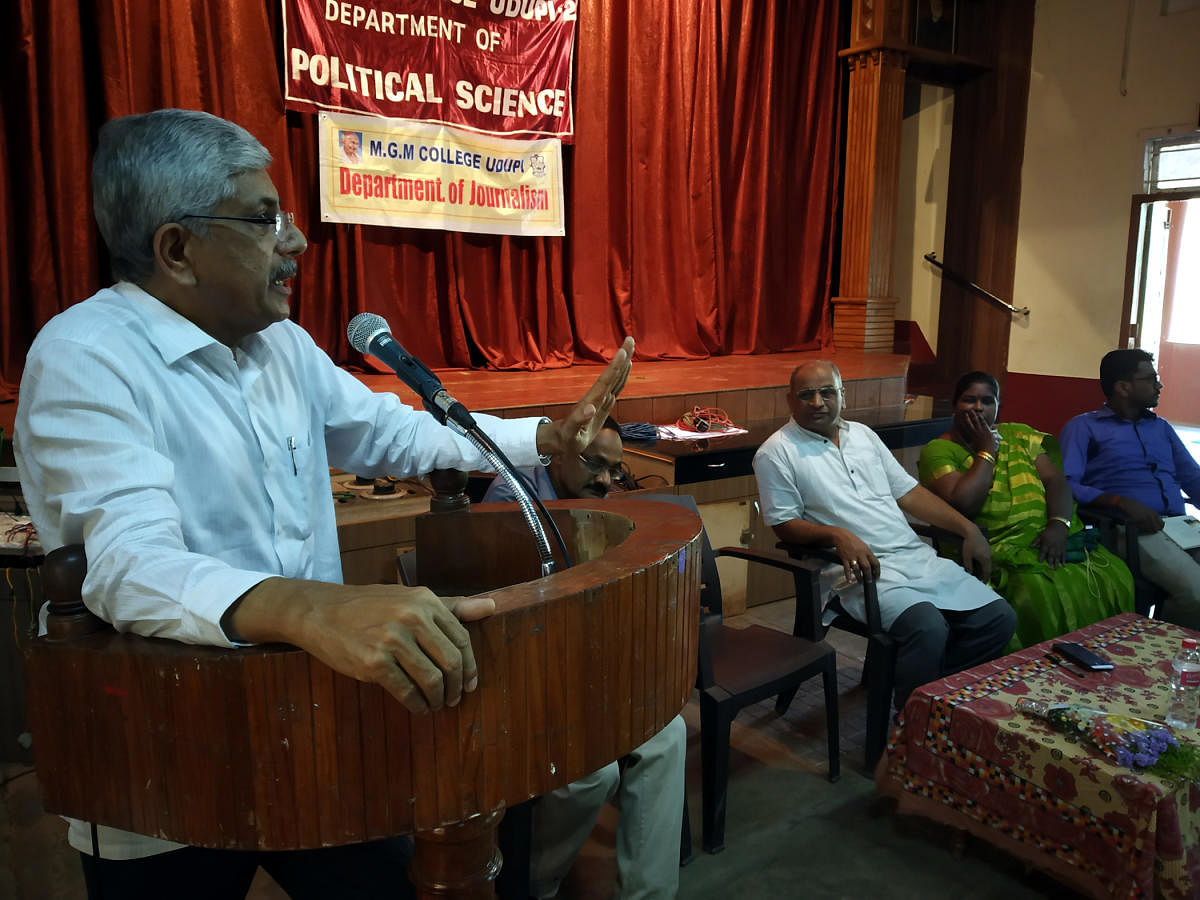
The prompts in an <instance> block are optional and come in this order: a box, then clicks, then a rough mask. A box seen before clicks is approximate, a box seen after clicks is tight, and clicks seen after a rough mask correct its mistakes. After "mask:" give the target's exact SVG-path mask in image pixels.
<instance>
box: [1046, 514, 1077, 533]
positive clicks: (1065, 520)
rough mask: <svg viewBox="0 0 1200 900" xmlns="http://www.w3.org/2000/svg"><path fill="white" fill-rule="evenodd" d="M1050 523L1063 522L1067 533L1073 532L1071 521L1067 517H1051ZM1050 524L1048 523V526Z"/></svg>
mask: <svg viewBox="0 0 1200 900" xmlns="http://www.w3.org/2000/svg"><path fill="white" fill-rule="evenodd" d="M1050 522H1062V523H1063V525H1065V526H1066V528H1067V531H1070V530H1071V520H1070V519H1068V518H1067V517H1066V516H1051V517H1050ZM1050 522H1047V523H1046V524H1047V525H1048V524H1050Z"/></svg>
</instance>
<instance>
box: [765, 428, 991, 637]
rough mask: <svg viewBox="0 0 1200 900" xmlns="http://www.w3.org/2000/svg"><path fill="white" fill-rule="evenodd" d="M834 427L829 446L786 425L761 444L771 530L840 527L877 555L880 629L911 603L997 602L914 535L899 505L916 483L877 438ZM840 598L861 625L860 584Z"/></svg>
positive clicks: (966, 605) (957, 606) (955, 606)
mask: <svg viewBox="0 0 1200 900" xmlns="http://www.w3.org/2000/svg"><path fill="white" fill-rule="evenodd" d="M839 428H840V434H839V437H838V441H839V444H834V443H833V441H831V440H829V439H828V438H826V437H823V436H822V435H819V434H816V433H815V432H812V431H808V430H806V429H804V428H801V427H800V426H799V425H797V424H796V422H795V421H794V420H789V421H788V423H787V424H786V425H784V426H783V427H782V428H780V429H779V430H778V431H776V432H775V433H774V434H773V435H771V436H770V437H769V438H767V440H766V441H764V442H763V445H762V446H761V447H759V449H758V452H757V453H756V454H755V455H754V474H755V477H756V478H757V480H758V492H759V499H760V502H761V504H762V515H763V520H764V521H765V522H766V523H767V524H768V525H772V526H774V525H781V524H783V523H784V522H788V521H790V520H792V519H804V520H805V521H808V522H813V523H816V524H817V525H826V526H834V527H837V528H845V529H846V530H847V531H851V532H853V533H854V534H855V535H856V536H857V537H858V538H859V539H860V540H862V541H863V543H865V544H866V545H867V546H868V547H870V548H871V552H872V553H874V554H875V555H876V556H877V557H878V558H879V566H880V574H879V578H878V579H877V581H876V586H877V588H878V591H879V610H880V615H881V617H882V620H883V627H884V628H885V629H887V628H890V627H891V626H892V623H893V622H895V621H896V618H897V617H898V616H899V615H900V614H901V613H902V612H904V610H906V609H908V608H909V607H910V606H912V605H913V604H916V603H921V602H929V603H932V604H933V605H934V606H936V607H938V608H939V609H952V610H968V609H977V608H978V607H981V606H985V605H987V604H988V603H991V602H992V601H993V600H997V599H999V595H998V594H997V593H996V592H995V591H993V590H992V589H991V588H989V587H988V586H987V585H985V584H983V582H981V581H979V579H977V578H975V577H973V576H971V575H969V574H968V573H967V572H966V571H965V570H964V569H963V568H962V566H960V565H958V564H957V563H955V562H952V561H950V560H947V559H942V558H941V557H939V556H938V555H937V554H936V553H935V552H934V551H933V548H932V547H930V546H929V545H928V544H926V543H924V542H923V541H922V540H921V539H920V538H919V537H917V535H916V533H915V532H914V531H913V530H912V528H911V527H910V526H909V524H908V520H907V519H906V518H905V517H904V513H903V511H902V510H901V509H900V507H899V506H897V505H896V501H897V500H898V499H899V498H901V497H903V496H904V495H905V494H907V493H908V492H909V491H911V490H912V489H913V488H914V487H916V486H917V481H916V479H914V478H913V477H912V476H911V475H909V474H908V473H907V472H905V471H904V468H903V467H902V466H901V465H900V463H898V462H897V461H896V458H895V457H894V456H892V454H891V452H890V451H889V450H888V449H887V447H885V446H884V445H883V441H881V440H880V439H879V437H878V435H876V434H875V432H874V431H872V430H871V429H870V428H868V427H867V426H866V425H862V424H860V423H858V422H845V421H843V422H841V423H839ZM839 445H840V446H839ZM839 596H840V598H841V603H842V607H843V608H844V609H845V610H846V612H848V613H849V614H850V615H852V616H854V618H856V619H858V620H859V621H864V622H865V621H866V611H865V609H864V606H863V591H862V587H861V586H859V585H856V586H854V587H851V588H848V589H846V590H843V591H841V592H840V593H839Z"/></svg>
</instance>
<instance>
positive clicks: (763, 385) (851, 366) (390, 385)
mask: <svg viewBox="0 0 1200 900" xmlns="http://www.w3.org/2000/svg"><path fill="white" fill-rule="evenodd" d="M814 359H829V360H832V361H833V362H834V363H835V364H836V365H837V367H838V369H839V370H840V371H841V373H842V381H843V383H844V385H845V389H846V404H845V409H846V411H847V412H850V411H854V412H856V413H857V415H855V417H854V418H855V419H857V420H858V421H861V422H866V423H868V424H873V423H875V422H891V421H896V420H898V419H902V418H904V395H905V388H906V381H907V377H908V365H909V357H908V356H905V355H901V354H896V353H856V352H850V351H842V352H837V351H833V350H829V351H817V350H814V351H809V352H802V353H775V354H763V355H755V356H718V357H712V358H710V359H703V360H664V361H656V362H637V361H635V362H634V364H633V372H632V373H631V375H630V377H629V382H628V383H627V384H626V385H625V390H624V391H623V392H622V394H621V399H620V400H618V401H617V408H616V410H615V415H616V418H617V420H618V421H620V422H653V423H654V424H657V425H665V424H670V423H673V422H674V421H675V420H676V419H678V418H679V417H680V416H681V415H683V413H685V412H689V411H690V410H691V409H692V407H694V406H716V407H720V408H721V409H723V410H725V412H727V413H728V414H729V417H730V418H731V419H733V421H734V422H736V423H741V422H753V421H763V420H767V419H776V418H783V417H786V416H787V415H788V410H787V403H786V400H785V397H784V388H786V386H787V383H788V379H789V378H790V377H791V374H792V370H793V369H795V368H796V366H797V365H799V364H800V363H802V362H805V361H806V360H814ZM599 373H600V369H599V367H598V366H582V365H581V366H572V367H570V368H566V369H550V370H546V371H541V372H493V371H485V370H478V369H439V370H437V374H438V376H439V377H440V378H441V379H442V382H443V383H444V384H445V386H446V390H447V391H448V392H449V393H450V394H451V395H452V396H454V397H455V398H456V399H458V400H460V401H461V402H462V403H463V404H464V405H465V406H466V407H467V408H468V409H470V410H472V411H473V412H491V413H495V414H496V415H499V416H504V417H514V416H540V415H545V416H549V417H550V418H552V419H557V418H560V417H561V416H562V415H564V414H565V413H566V411H567V409H568V408H569V407H570V405H571V404H572V403H574V402H575V401H576V400H578V399H579V398H580V397H582V396H583V394H584V392H585V391H586V390H587V389H588V388H589V387H590V386H591V384H592V382H593V381H595V379H596V377H597V376H598V375H599ZM358 378H359V380H361V381H362V382H363V383H364V384H366V385H367V386H368V387H369V388H371V390H373V391H381V392H382V391H392V392H394V393H396V394H398V395H399V396H400V397H401V398H402V399H403V400H404V401H405V402H406V403H410V404H412V405H414V406H416V405H419V401H418V400H417V397H416V395H415V394H414V393H413V392H412V391H410V390H409V389H408V388H407V387H405V386H404V385H403V384H401V382H400V381H399V379H397V378H396V377H395V376H392V375H361V374H360V375H359V376H358Z"/></svg>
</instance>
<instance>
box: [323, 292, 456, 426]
mask: <svg viewBox="0 0 1200 900" xmlns="http://www.w3.org/2000/svg"><path fill="white" fill-rule="evenodd" d="M346 337H347V338H349V339H350V346H351V347H353V348H354V349H355V350H357V351H358V352H359V353H362V354H364V355H366V354H370V355H371V356H374V357H377V358H378V359H381V360H383V361H384V362H385V363H387V364H388V365H389V366H390V367H391V368H392V370H393V371H395V373H396V375H398V376H399V378H400V380H401V381H403V382H404V383H405V384H407V385H408V386H409V387H410V388H412V389H413V390H414V391H416V392H417V396H419V397H420V398H421V402H422V404H424V406H425V408H426V409H427V410H429V412H430V413H432V415H433V417H434V418H435V419H437V420H438V422H439V423H440V424H442V425H445V424H446V420H447V419H449V420H450V421H451V422H453V423H454V424H455V425H457V426H458V427H459V428H461V429H463V430H464V431H466V430H468V429H471V428H475V427H476V425H475V417H474V416H472V415H471V413H470V412H468V411H467V408H466V407H465V406H463V405H462V404H461V403H459V402H458V401H457V400H455V399H454V398H453V397H451V396H450V395H449V394H448V393H446V389H445V388H444V387H442V380H441V379H440V378H438V377H437V376H436V375H434V374H433V372H431V371H430V370H429V368H428V367H427V366H426V365H425V364H424V363H423V362H421V361H420V360H419V359H417V358H416V357H413V356H410V355H409V353H408V351H407V350H405V349H404V348H403V347H401V346H400V345H399V344H398V343H397V342H396V340H395V338H393V337H392V333H391V329H389V328H388V323H387V321H386V320H385V319H384V318H383V316H379V315H376V314H375V313H359V314H358V315H357V316H355V317H354V318H353V319H351V320H350V324H349V325H347V326H346Z"/></svg>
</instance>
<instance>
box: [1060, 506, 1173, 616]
mask: <svg viewBox="0 0 1200 900" xmlns="http://www.w3.org/2000/svg"><path fill="white" fill-rule="evenodd" d="M1078 511H1079V518H1080V519H1081V520H1082V521H1083V523H1084V524H1085V525H1091V526H1092V527H1093V528H1095V529H1096V531H1097V533H1098V536H1099V538H1100V543H1101V544H1103V545H1104V546H1105V547H1106V548H1107V549H1108V550H1110V551H1112V552H1113V553H1115V554H1116V555H1117V556H1119V557H1121V559H1123V560H1125V565H1126V566H1127V567H1128V569H1129V573H1130V574H1131V575H1132V576H1133V609H1134V611H1135V612H1137V613H1139V614H1140V615H1143V616H1146V617H1147V618H1151V619H1161V618H1162V617H1163V607H1164V606H1165V605H1166V599H1167V592H1166V591H1164V590H1163V589H1162V588H1160V587H1159V586H1158V585H1157V584H1155V583H1154V582H1153V581H1150V580H1149V579H1148V578H1147V577H1146V576H1145V575H1143V574H1142V563H1141V551H1140V550H1139V548H1138V536H1139V533H1140V532H1139V531H1138V527H1137V526H1136V525H1130V524H1129V520H1128V519H1126V518H1125V514H1124V513H1123V512H1121V511H1120V510H1119V509H1105V508H1104V507H1095V506H1080V507H1078ZM1118 526H1119V527H1118Z"/></svg>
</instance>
